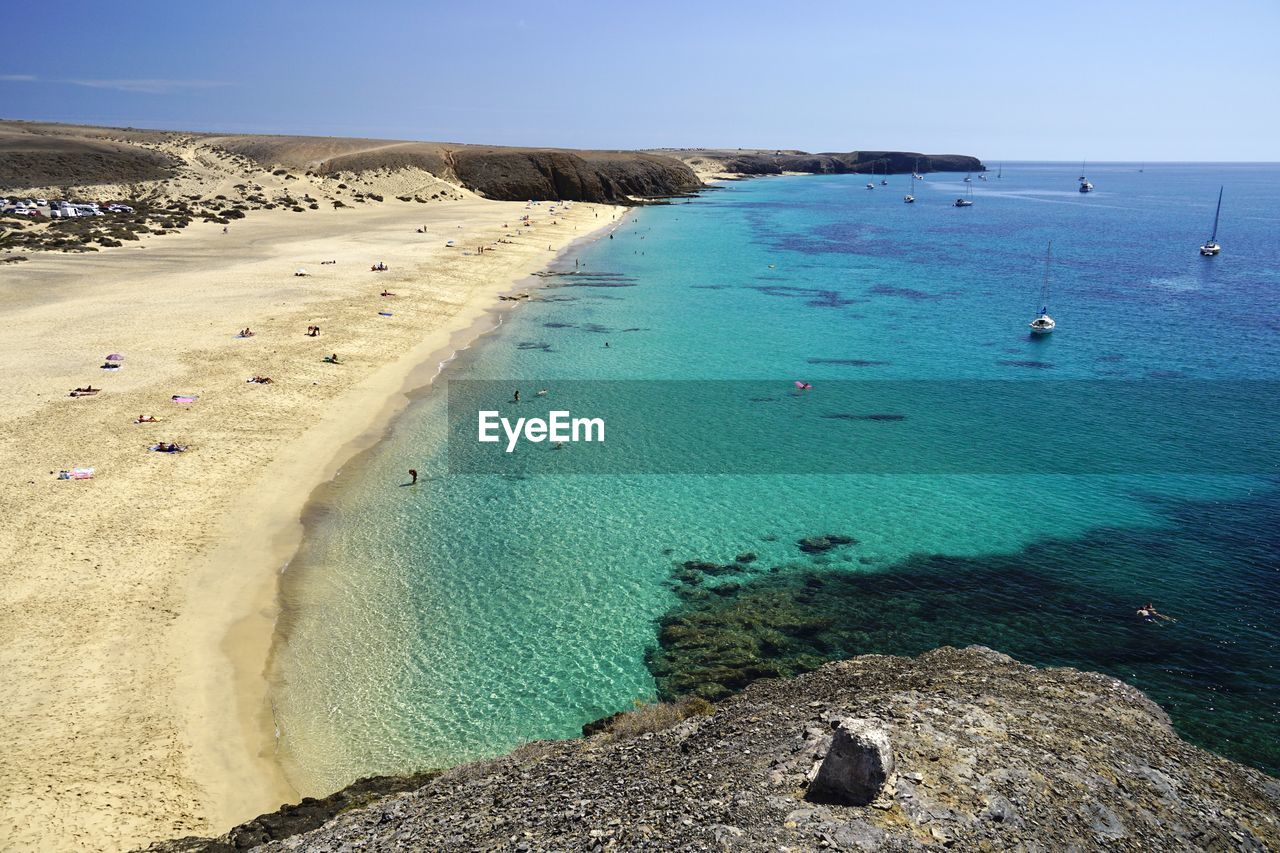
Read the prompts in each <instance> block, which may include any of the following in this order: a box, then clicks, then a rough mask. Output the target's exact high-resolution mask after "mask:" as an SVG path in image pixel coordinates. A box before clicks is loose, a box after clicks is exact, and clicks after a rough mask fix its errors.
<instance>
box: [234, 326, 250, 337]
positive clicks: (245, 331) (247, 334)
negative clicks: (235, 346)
mask: <svg viewBox="0 0 1280 853" xmlns="http://www.w3.org/2000/svg"><path fill="white" fill-rule="evenodd" d="M236 337H237V338H252V337H253V331H252V330H250V329H249V328H247V327H246V328H244V329H241V330H240V334H238V335H236Z"/></svg>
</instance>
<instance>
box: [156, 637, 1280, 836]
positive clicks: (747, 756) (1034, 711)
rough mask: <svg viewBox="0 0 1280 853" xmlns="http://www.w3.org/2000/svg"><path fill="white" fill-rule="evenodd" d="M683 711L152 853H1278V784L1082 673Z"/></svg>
mask: <svg viewBox="0 0 1280 853" xmlns="http://www.w3.org/2000/svg"><path fill="white" fill-rule="evenodd" d="M677 710H678V712H670V713H659V712H655V711H654V710H653V709H650V710H642V711H638V712H635V713H634V714H628V715H624V716H623V717H620V718H617V719H614V720H612V721H610V722H609V723H607V724H606V725H605V727H604V731H602V732H601V733H598V734H595V735H593V736H591V737H589V738H586V739H583V740H576V741H548V742H540V743H534V744H529V745H527V746H525V747H523V748H521V749H519V750H517V751H516V752H515V753H513V754H511V755H509V756H506V757H504V758H499V759H496V760H493V761H489V762H482V763H479V764H473V765H468V766H464V767H459V768H456V769H454V770H450V771H448V772H445V773H442V774H439V775H435V776H424V777H421V778H420V779H419V780H414V781H413V782H412V783H411V784H402V785H401V787H402V788H412V790H407V791H406V792H405V793H399V794H395V795H392V796H388V797H385V798H382V799H379V800H376V801H375V802H372V803H371V804H368V805H364V806H360V807H355V808H348V807H349V806H350V805H351V804H352V803H353V802H355V800H352V799H350V798H348V799H339V800H336V801H333V802H329V801H307V803H304V807H305V808H303V812H304V814H303V816H302V817H301V818H300V819H298V820H292V821H291V820H288V819H285V818H283V817H282V815H285V814H286V813H285V812H284V811H282V812H281V813H278V814H277V815H273V816H264V817H263V818H260V819H258V820H257V821H255V822H253V823H252V824H249V825H246V827H243V828H240V829H237V830H235V831H233V832H232V833H230V834H228V835H226V836H223V837H222V838H220V839H183V840H181V841H175V842H166V843H164V844H159V845H155V846H153V847H152V848H151V849H152V850H154V851H178V850H183V851H195V850H203V851H230V850H237V849H246V848H249V847H253V846H255V845H260V844H265V845H266V846H265V847H264V848H263V849H264V850H356V849H360V850H476V849H483V850H520V851H541V850H604V849H617V850H673V849H674V850H743V851H748V850H759V851H777V850H816V849H820V848H826V849H839V850H895V851H896V850H925V849H940V848H941V847H948V848H951V849H954V850H995V849H1019V850H1046V851H1047V850H1060V849H1075V850H1086V849H1107V850H1134V851H1137V850H1204V849H1208V850H1258V851H1261V850H1275V849H1280V780H1276V779H1273V778H1271V777H1269V776H1266V775H1264V774H1263V773H1260V772H1259V771H1256V770H1252V769H1249V768H1246V767H1242V766H1240V765H1238V764H1234V763H1232V762H1230V761H1228V760H1226V759H1224V758H1220V757H1218V756H1216V755H1213V754H1211V753H1208V752H1204V751H1203V750H1200V749H1198V748H1196V747H1193V746H1191V745H1190V744H1188V743H1186V742H1184V741H1182V740H1181V739H1180V738H1179V737H1178V736H1177V735H1176V734H1175V733H1174V732H1173V730H1172V728H1171V727H1170V725H1169V720H1168V718H1167V717H1166V716H1165V714H1164V712H1163V711H1161V710H1160V708H1159V707H1158V706H1156V705H1155V704H1154V703H1153V702H1151V700H1149V699H1147V698H1146V696H1144V695H1143V694H1142V693H1140V692H1139V691H1138V690H1136V689H1134V688H1132V687H1130V686H1128V685H1126V684H1124V683H1122V682H1120V681H1117V680H1116V679H1113V678H1110V677H1107V676H1103V675H1099V674H1096V673H1087V672H1079V671H1076V670H1072V669H1035V668H1033V667H1030V666H1025V665H1022V664H1019V663H1018V662H1016V661H1014V660H1013V659H1011V658H1009V657H1007V656H1005V655H1001V654H998V653H996V652H993V651H991V650H990V649H985V648H981V647H972V648H968V649H953V648H941V649H937V650H935V651H932V652H929V653H927V654H924V655H921V656H919V657H917V658H901V657H886V656H878V655H868V656H864V657H858V658H853V659H851V660H847V661H841V662H836V663H831V664H827V665H826V666H823V667H822V668H821V669H819V670H817V671H815V672H811V673H809V674H806V675H803V676H800V677H799V678H795V679H791V680H782V679H777V680H768V681H760V682H756V683H755V684H752V685H751V686H750V687H748V688H747V689H746V690H744V691H743V692H742V693H739V694H737V695H736V696H733V697H731V698H729V699H727V700H725V701H724V702H723V703H721V704H720V705H718V706H715V707H714V708H711V707H709V706H708V707H706V708H700V707H697V706H696V705H692V706H685V707H684V708H682V709H677ZM668 711H670V706H668ZM708 712H709V713H708ZM691 714H692V716H690V715H691ZM419 782H421V784H419ZM381 784H383V785H390V787H389V788H388V790H390V789H393V788H394V787H395V786H394V784H390V783H387V782H386V781H385V780H384V781H383V782H382V783H381ZM377 787H378V786H377V784H375V785H373V787H372V788H371V787H370V785H369V783H365V787H364V788H363V789H361V791H362V792H363V794H362V796H365V795H369V796H371V794H369V792H370V791H373V790H376V789H377ZM336 796H339V797H341V795H336ZM331 800H332V798H331ZM291 808H293V809H294V811H293V812H289V813H288V814H292V815H296V814H298V809H299V808H300V807H291ZM343 809H346V810H345V811H343ZM339 812H341V813H339ZM290 833H300V834H294V835H292V836H291V837H285V836H287V835H289V834H290Z"/></svg>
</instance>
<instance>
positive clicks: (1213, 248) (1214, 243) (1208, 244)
mask: <svg viewBox="0 0 1280 853" xmlns="http://www.w3.org/2000/svg"><path fill="white" fill-rule="evenodd" d="M1221 215H1222V187H1218V209H1217V210H1215V211H1214V212H1213V233H1212V234H1210V235H1209V239H1208V240H1205V241H1204V245H1203V246H1201V247H1200V254H1202V255H1204V256H1205V257H1206V258H1211V257H1213V256H1214V255H1216V254H1218V253H1219V252H1221V251H1222V247H1221V246H1219V245H1218V217H1219V216H1221Z"/></svg>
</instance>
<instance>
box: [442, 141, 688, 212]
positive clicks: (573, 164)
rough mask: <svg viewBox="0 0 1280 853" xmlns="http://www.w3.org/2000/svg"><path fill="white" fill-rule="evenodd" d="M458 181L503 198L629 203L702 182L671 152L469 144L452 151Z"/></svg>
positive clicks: (677, 192)
mask: <svg viewBox="0 0 1280 853" xmlns="http://www.w3.org/2000/svg"><path fill="white" fill-rule="evenodd" d="M448 159H449V162H450V165H451V166H452V170H453V173H454V174H455V175H456V176H457V180H458V182H459V183H460V184H461V185H462V186H464V187H466V188H467V189H469V190H472V191H473V192H477V193H480V194H481V195H483V196H484V197H485V198H492V199H498V200H500V201H526V200H528V199H563V200H566V201H588V202H610V203H627V202H628V201H629V200H631V199H645V198H658V197H666V196H673V195H682V194H686V193H690V192H694V191H696V190H698V189H700V188H701V187H702V182H701V181H700V180H699V179H698V177H697V175H695V174H694V172H693V170H692V169H690V168H689V167H688V166H686V165H685V164H684V163H681V162H680V161H679V160H676V159H675V158H672V157H660V156H654V155H651V154H642V153H639V152H622V151H620V152H613V153H611V152H582V153H577V152H572V151H554V150H542V151H539V150H527V149H501V148H498V149H482V148H475V147H469V148H465V149H462V150H458V151H451V152H450V153H449V158H448Z"/></svg>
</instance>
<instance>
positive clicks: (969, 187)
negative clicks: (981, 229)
mask: <svg viewBox="0 0 1280 853" xmlns="http://www.w3.org/2000/svg"><path fill="white" fill-rule="evenodd" d="M965 180H966V181H967V180H968V178H965ZM956 207H973V184H965V185H964V197H963V198H958V199H956Z"/></svg>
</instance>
